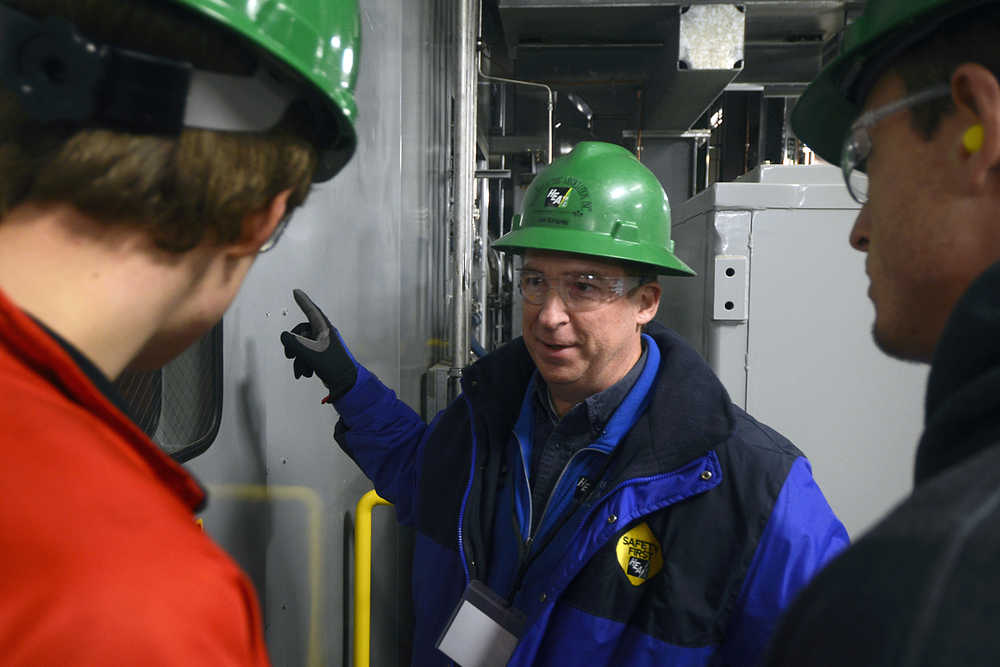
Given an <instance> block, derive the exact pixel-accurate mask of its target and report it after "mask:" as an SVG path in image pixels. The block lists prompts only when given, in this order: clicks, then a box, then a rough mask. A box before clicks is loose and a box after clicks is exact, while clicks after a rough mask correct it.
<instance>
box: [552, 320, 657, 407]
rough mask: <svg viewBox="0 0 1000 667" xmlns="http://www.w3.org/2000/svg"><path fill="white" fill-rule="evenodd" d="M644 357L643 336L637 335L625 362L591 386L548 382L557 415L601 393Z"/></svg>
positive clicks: (617, 365) (604, 374)
mask: <svg viewBox="0 0 1000 667" xmlns="http://www.w3.org/2000/svg"><path fill="white" fill-rule="evenodd" d="M641 357H642V338H641V337H640V336H639V335H636V341H635V349H634V351H631V352H630V353H629V354H628V355H626V356H625V357H624V361H623V363H620V364H616V365H615V367H614V370H613V371H610V372H605V373H603V374H602V376H601V381H600V382H597V383H595V384H594V385H592V386H591V387H589V388H581V387H578V386H576V385H575V384H574V385H559V384H552V383H548V382H546V387H547V388H548V390H549V400H550V402H551V404H552V407H553V409H554V410H555V413H556V415H557V416H558V417H559V418H560V419H562V418H563V417H565V416H566V413H568V412H569V411H570V410H572V409H573V406H575V405H576V404H577V403H582V402H583V401H585V400H587V399H588V398H590V397H591V396H593V395H594V394H599V393H601V392H602V391H604V390H605V389H607V388H608V387H611V386H613V385H614V384H615V383H617V382H618V381H619V380H621V379H622V378H623V377H625V376H626V375H628V372H629V371H630V370H632V367H633V366H635V365H636V363H638V361H639V359H640V358H641Z"/></svg>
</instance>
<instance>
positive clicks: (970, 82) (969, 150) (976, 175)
mask: <svg viewBox="0 0 1000 667" xmlns="http://www.w3.org/2000/svg"><path fill="white" fill-rule="evenodd" d="M951 93H952V99H953V101H954V102H955V106H956V107H957V111H958V113H957V118H958V120H959V122H960V123H961V127H960V128H959V130H960V131H959V138H960V142H959V143H960V145H959V148H958V150H959V151H960V152H961V157H962V158H963V161H962V165H963V169H964V170H965V171H966V172H967V178H968V180H967V182H968V183H969V184H970V185H971V186H972V187H973V188H975V189H977V190H979V189H982V188H983V187H985V186H986V185H987V184H989V183H990V181H991V179H996V178H997V174H996V173H993V169H994V168H995V167H998V166H1000V82H998V81H997V78H996V77H995V76H994V75H993V73H992V72H990V71H989V70H988V69H986V68H985V67H983V66H982V65H978V64H976V63H964V64H962V65H959V66H958V68H957V69H956V70H955V73H954V74H952V77H951ZM980 128H981V129H980Z"/></svg>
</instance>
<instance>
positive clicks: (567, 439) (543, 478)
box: [530, 341, 647, 535]
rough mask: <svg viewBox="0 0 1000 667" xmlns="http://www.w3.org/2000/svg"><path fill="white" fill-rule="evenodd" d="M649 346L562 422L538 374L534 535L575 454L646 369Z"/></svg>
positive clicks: (533, 462) (533, 465)
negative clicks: (616, 376)
mask: <svg viewBox="0 0 1000 667" xmlns="http://www.w3.org/2000/svg"><path fill="white" fill-rule="evenodd" d="M646 356H647V351H646V343H645V341H643V345H642V355H641V356H640V357H639V361H637V362H636V363H635V365H634V366H632V369H631V370H630V371H629V372H628V373H626V374H625V377H623V378H622V379H621V380H619V381H618V382H616V383H615V384H613V385H611V386H610V387H608V388H607V389H605V390H604V391H602V392H599V393H597V394H594V395H592V396H589V397H587V398H586V399H585V400H584V401H583V402H581V403H577V404H576V405H574V406H573V407H572V408H570V411H569V412H567V413H566V416H565V417H563V418H562V419H559V415H558V414H557V413H556V410H555V407H554V406H553V405H552V400H551V398H550V396H549V389H548V385H546V384H545V380H544V379H542V377H541V375H540V374H539V373H538V371H535V389H536V391H535V427H534V431H533V434H532V435H533V438H534V439H533V446H532V450H531V477H530V481H531V505H532V521H531V524H532V525H531V534H532V535H534V533H535V531H536V530H537V529H538V525H539V522H540V521H541V519H542V515H543V514H544V510H545V504H546V502H547V501H548V499H549V496H550V495H551V494H552V491H553V490H554V489H555V486H556V483H557V482H558V481H559V476H560V475H561V474H562V471H563V469H564V468H565V467H566V464H567V463H569V460H570V459H571V458H572V457H573V455H574V454H575V453H576V452H578V451H580V450H581V449H583V448H584V447H586V446H587V445H589V444H591V443H592V442H593V441H594V440H595V439H596V438H597V436H599V435H600V434H601V432H602V431H603V430H604V426H605V425H606V424H607V423H608V420H609V419H611V416H612V415H613V414H614V413H615V410H617V409H618V406H619V405H621V402H622V401H623V400H625V397H626V396H627V395H628V393H629V391H631V390H632V387H633V386H634V385H635V383H636V381H637V380H638V379H639V376H640V375H641V374H642V369H643V368H644V367H645V366H646Z"/></svg>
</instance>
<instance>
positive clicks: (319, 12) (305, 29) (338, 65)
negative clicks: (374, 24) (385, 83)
mask: <svg viewBox="0 0 1000 667" xmlns="http://www.w3.org/2000/svg"><path fill="white" fill-rule="evenodd" d="M175 1H176V2H178V3H179V4H181V5H184V6H186V7H188V8H190V9H192V10H194V11H195V12H197V13H199V14H202V15H204V16H206V17H208V18H210V19H212V20H214V21H217V22H219V23H221V24H223V25H225V26H227V27H228V28H229V29H231V30H233V31H234V32H236V33H237V34H239V35H241V36H242V37H244V38H246V39H247V40H249V41H250V42H252V43H253V44H254V45H256V46H257V47H259V48H260V49H262V50H263V51H265V52H266V53H268V54H270V56H272V57H273V58H274V59H276V60H277V61H279V62H281V63H282V64H284V65H285V66H286V67H287V68H288V69H289V70H290V71H291V72H292V73H294V74H295V75H297V76H298V77H300V79H301V83H302V84H304V88H305V90H306V91H308V93H312V95H311V97H312V99H314V101H315V102H317V103H318V104H317V106H318V108H319V109H320V110H321V113H323V114H324V115H325V116H326V117H325V118H324V119H323V120H324V121H325V122H329V123H330V124H331V126H332V127H334V128H336V131H335V132H331V133H330V139H329V143H328V144H327V145H323V146H319V147H318V148H319V156H320V162H319V164H318V165H317V175H316V180H317V181H320V180H326V179H327V178H330V177H331V176H332V175H333V174H334V173H336V172H337V171H338V170H339V169H340V168H341V167H342V166H343V165H344V164H345V163H346V162H347V161H348V160H349V159H350V158H351V156H352V155H353V154H354V149H355V146H356V145H357V135H356V133H355V129H354V123H355V119H356V116H357V106H356V105H355V101H354V86H355V82H356V81H357V76H358V57H359V53H360V49H361V24H360V19H359V18H358V1H357V0H252V1H248V0H175Z"/></svg>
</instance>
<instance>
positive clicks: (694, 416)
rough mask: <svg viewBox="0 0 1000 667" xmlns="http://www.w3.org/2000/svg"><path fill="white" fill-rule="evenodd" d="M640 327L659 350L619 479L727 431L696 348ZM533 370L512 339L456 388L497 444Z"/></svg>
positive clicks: (723, 400)
mask: <svg viewBox="0 0 1000 667" xmlns="http://www.w3.org/2000/svg"><path fill="white" fill-rule="evenodd" d="M644 332H645V333H646V334H648V335H649V336H651V337H652V338H653V340H654V341H655V342H656V345H657V347H658V348H659V352H660V368H659V372H658V374H657V377H656V380H655V383H654V385H653V389H652V394H651V396H650V407H649V409H648V410H647V411H646V414H645V415H644V416H643V418H641V419H640V420H639V422H638V423H637V424H636V425H635V426H634V427H633V428H632V429H631V431H630V432H629V434H628V435H627V436H626V437H625V439H624V440H623V441H622V443H621V445H620V447H619V450H620V451H621V452H622V453H621V455H620V456H618V459H619V461H618V464H617V466H616V469H613V471H612V473H611V474H612V475H613V476H615V477H620V478H623V479H624V478H630V477H637V476H645V475H653V474H660V473H666V472H671V471H673V470H675V469H677V468H679V467H680V466H682V465H684V464H685V463H688V462H689V461H692V460H694V459H696V458H699V457H701V456H704V455H705V454H707V453H708V452H709V451H710V450H712V449H713V448H715V447H717V446H718V445H719V444H720V443H722V442H723V441H725V440H726V439H727V438H728V437H729V435H730V433H731V432H732V430H733V412H732V404H731V402H730V400H729V396H728V394H726V390H725V389H724V388H723V386H722V383H721V382H719V380H718V378H717V377H716V376H715V374H714V373H713V372H712V370H711V369H710V368H709V367H708V365H707V364H706V363H705V361H704V360H703V359H702V358H701V357H700V356H699V355H698V353H697V352H695V351H694V350H693V349H692V348H691V347H690V346H689V345H688V344H687V343H685V342H684V341H683V340H682V339H681V337H680V336H678V335H677V334H676V333H674V332H673V331H671V330H670V329H668V328H667V327H665V326H663V325H661V324H659V323H657V322H650V323H649V324H648V325H646V327H645V328H644ZM534 370H535V365H534V363H533V362H532V361H531V357H530V356H529V355H528V351H527V348H526V346H525V345H524V341H523V340H522V339H521V338H517V339H515V340H514V341H512V342H511V343H508V344H507V345H505V346H503V347H501V348H500V349H499V350H497V351H496V352H494V353H492V354H489V355H487V356H485V357H483V358H482V359H480V360H479V361H477V362H476V363H475V364H473V365H472V366H470V367H469V368H467V369H466V370H465V372H464V373H463V377H462V387H463V391H464V392H465V393H466V397H467V398H468V399H469V403H470V405H471V406H472V408H473V410H474V412H475V413H476V416H477V417H478V418H482V419H484V420H485V422H486V424H487V428H488V429H489V431H490V432H491V433H493V434H495V435H496V436H497V437H498V438H502V439H503V441H504V442H506V438H507V437H508V436H509V435H510V433H511V431H512V429H513V427H514V424H515V422H516V421H517V417H518V414H519V413H520V408H521V401H522V399H523V398H524V392H525V391H526V389H527V387H528V383H529V381H530V379H531V375H532V373H533V372H534ZM497 387H505V388H507V387H509V388H510V390H508V391H496V388H497Z"/></svg>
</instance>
